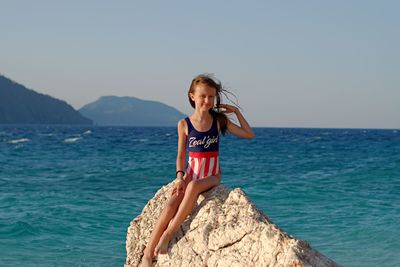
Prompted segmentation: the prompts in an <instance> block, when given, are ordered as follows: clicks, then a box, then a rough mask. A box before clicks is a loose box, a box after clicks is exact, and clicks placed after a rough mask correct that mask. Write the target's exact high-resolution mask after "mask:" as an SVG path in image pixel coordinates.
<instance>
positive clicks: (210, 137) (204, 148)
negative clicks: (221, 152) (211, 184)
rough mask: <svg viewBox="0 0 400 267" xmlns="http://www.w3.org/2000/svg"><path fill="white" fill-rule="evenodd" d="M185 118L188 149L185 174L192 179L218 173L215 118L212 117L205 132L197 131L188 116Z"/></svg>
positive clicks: (217, 133)
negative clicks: (209, 127) (209, 125)
mask: <svg viewBox="0 0 400 267" xmlns="http://www.w3.org/2000/svg"><path fill="white" fill-rule="evenodd" d="M185 120H186V123H187V126H188V136H187V147H188V150H189V160H188V164H187V168H186V174H187V175H188V176H190V177H192V178H193V179H202V178H204V177H207V176H214V175H217V174H219V173H220V169H219V160H218V145H219V132H218V124H217V119H215V118H213V122H212V126H211V129H209V130H208V131H206V132H199V131H197V130H196V129H195V128H194V127H193V124H192V123H191V121H190V119H189V118H185Z"/></svg>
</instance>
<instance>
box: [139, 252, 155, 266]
mask: <svg viewBox="0 0 400 267" xmlns="http://www.w3.org/2000/svg"><path fill="white" fill-rule="evenodd" d="M139 266H140V267H151V266H153V258H152V257H150V256H146V254H145V255H143V257H142V261H141V263H140V265H139Z"/></svg>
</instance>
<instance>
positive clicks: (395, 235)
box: [0, 126, 400, 266]
mask: <svg viewBox="0 0 400 267" xmlns="http://www.w3.org/2000/svg"><path fill="white" fill-rule="evenodd" d="M255 133H256V138H254V139H252V140H243V139H237V138H234V137H232V136H229V135H227V136H225V137H222V138H221V142H222V143H221V147H220V161H221V170H222V173H223V176H222V182H223V184H225V185H227V186H228V187H230V188H235V187H241V188H242V189H243V190H244V191H245V193H246V194H247V195H248V196H249V197H250V198H251V200H252V201H253V202H254V203H255V205H256V206H257V207H258V208H259V209H261V210H262V211H263V212H264V213H265V214H266V215H267V216H268V217H270V218H271V219H272V221H273V222H274V223H276V224H277V225H279V227H280V228H282V229H284V230H285V231H286V232H288V233H289V234H291V235H294V236H295V237H297V238H300V239H304V240H307V241H309V242H310V244H311V245H312V246H313V247H314V248H316V249H317V250H319V251H320V252H322V253H324V254H325V255H327V256H328V257H330V258H331V259H333V260H335V261H336V262H338V263H340V264H342V265H344V266H400V239H399V237H400V226H399V225H400V130H370V129H291V128H255ZM176 143H177V134H176V129H175V128H152V127H148V128H131V127H66V126H0V266H123V264H124V262H125V255H126V252H125V238H126V231H127V227H128V226H129V223H130V221H131V220H132V219H134V218H135V217H136V216H137V215H138V214H139V213H140V212H141V210H142V208H143V206H144V205H145V204H146V202H147V201H148V200H149V199H150V198H151V197H152V196H153V195H154V194H155V192H156V191H157V190H158V189H159V188H160V187H161V186H163V185H164V184H166V183H168V182H170V181H171V180H172V179H173V176H174V174H175V157H176Z"/></svg>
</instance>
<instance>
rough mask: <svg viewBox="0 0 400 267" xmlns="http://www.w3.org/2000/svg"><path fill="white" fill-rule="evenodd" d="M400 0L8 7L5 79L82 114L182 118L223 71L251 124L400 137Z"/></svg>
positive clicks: (1, 46)
mask: <svg viewBox="0 0 400 267" xmlns="http://www.w3.org/2000/svg"><path fill="white" fill-rule="evenodd" d="M399 8H400V2H398V1H389V0H384V1H379V2H377V1H361V0H358V1H335V2H320V1H296V2H294V1H268V2H265V1H254V2H250V3H248V2H240V1H231V2H229V5H228V4H223V3H222V2H212V1H203V2H202V3H201V5H200V4H199V3H197V2H187V1H169V2H157V3H154V2H152V3H150V2H146V3H144V2H132V1H122V0H119V1H114V2H109V1H94V0H88V1H84V2H81V1H77V0H72V1H63V2H54V1H50V0H38V1H34V2H30V1H23V0H14V1H11V0H5V1H2V8H1V10H0V23H1V25H2V26H3V27H2V42H0V51H1V53H0V73H1V74H2V75H4V76H6V77H8V78H10V79H12V80H14V81H16V82H18V83H20V84H23V85H24V86H26V87H27V88H30V89H33V90H35V91H37V92H39V93H43V94H48V95H51V96H53V97H56V98H59V99H62V100H65V101H66V102H68V103H69V104H71V105H72V106H73V107H74V108H76V109H79V108H81V107H82V106H83V105H85V104H87V103H90V102H93V101H96V100H97V99H98V98H99V97H101V96H104V95H116V96H133V97H137V98H140V99H144V100H154V101H160V102H162V103H165V104H167V105H170V106H173V107H175V108H177V109H178V110H180V111H181V112H183V113H187V114H190V113H191V111H192V109H191V107H190V105H189V103H188V101H187V95H186V94H187V89H188V87H189V84H190V81H191V79H192V78H193V77H194V76H195V75H197V74H199V73H204V72H208V73H215V75H216V77H217V78H219V79H220V80H221V81H222V83H223V84H225V85H227V87H228V89H230V90H231V91H232V92H233V93H234V94H235V95H236V96H237V97H238V99H239V104H240V106H241V107H242V109H243V113H244V115H245V116H246V118H247V119H248V121H249V122H250V124H251V125H252V126H262V127H318V128H392V129H399V128H400V119H399V118H400V104H399V103H400V101H399V100H400V88H399V87H400V86H399V85H400V78H399V75H398V73H399V62H400V53H399V52H398V47H400V35H399V34H398V29H399V28H400V18H399V16H398V15H397V13H398V10H399Z"/></svg>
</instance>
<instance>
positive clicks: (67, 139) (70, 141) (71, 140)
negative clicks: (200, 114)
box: [64, 137, 81, 143]
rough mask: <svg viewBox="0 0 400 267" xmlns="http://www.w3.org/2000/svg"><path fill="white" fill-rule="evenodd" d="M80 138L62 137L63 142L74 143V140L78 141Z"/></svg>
mask: <svg viewBox="0 0 400 267" xmlns="http://www.w3.org/2000/svg"><path fill="white" fill-rule="evenodd" d="M80 139H81V138H80V137H71V138H65V139H64V143H74V142H76V141H78V140H80Z"/></svg>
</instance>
